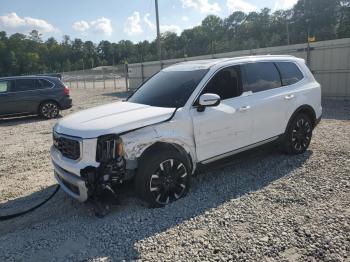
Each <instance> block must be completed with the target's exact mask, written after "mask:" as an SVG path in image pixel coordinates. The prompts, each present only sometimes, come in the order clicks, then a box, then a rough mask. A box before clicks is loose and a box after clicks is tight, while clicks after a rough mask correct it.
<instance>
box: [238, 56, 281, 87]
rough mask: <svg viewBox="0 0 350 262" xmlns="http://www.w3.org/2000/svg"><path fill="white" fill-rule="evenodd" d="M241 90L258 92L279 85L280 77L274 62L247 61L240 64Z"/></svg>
mask: <svg viewBox="0 0 350 262" xmlns="http://www.w3.org/2000/svg"><path fill="white" fill-rule="evenodd" d="M241 68H242V71H243V72H244V73H243V90H244V91H252V92H253V93H255V92H260V91H265V90H269V89H273V88H277V87H280V86H281V79H280V75H279V72H278V71H277V68H276V66H275V65H274V63H270V62H260V63H249V64H245V65H242V66H241Z"/></svg>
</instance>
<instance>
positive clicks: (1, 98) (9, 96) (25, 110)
mask: <svg viewBox="0 0 350 262" xmlns="http://www.w3.org/2000/svg"><path fill="white" fill-rule="evenodd" d="M70 107H72V99H71V98H70V97H69V89H68V88H67V87H66V86H65V85H64V84H63V83H62V82H61V80H60V79H59V78H56V77H49V76H16V77H4V78H0V115H2V116H4V115H6V116H8V115H19V114H20V115H22V114H39V115H40V116H42V117H44V118H47V119H50V118H55V117H57V116H58V114H59V111H60V110H64V109H68V108H70Z"/></svg>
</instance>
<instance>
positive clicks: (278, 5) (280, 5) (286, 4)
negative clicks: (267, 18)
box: [273, 0, 298, 11]
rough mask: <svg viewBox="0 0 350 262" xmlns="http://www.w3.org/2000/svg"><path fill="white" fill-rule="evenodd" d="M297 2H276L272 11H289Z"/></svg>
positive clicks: (291, 0)
mask: <svg viewBox="0 0 350 262" xmlns="http://www.w3.org/2000/svg"><path fill="white" fill-rule="evenodd" d="M297 2H298V0H277V1H276V3H275V6H274V8H273V10H274V11H276V10H281V9H283V10H285V9H289V8H292V7H293V6H294V5H295V4H296V3H297Z"/></svg>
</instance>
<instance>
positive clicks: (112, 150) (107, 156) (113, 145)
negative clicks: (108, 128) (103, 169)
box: [96, 135, 123, 163]
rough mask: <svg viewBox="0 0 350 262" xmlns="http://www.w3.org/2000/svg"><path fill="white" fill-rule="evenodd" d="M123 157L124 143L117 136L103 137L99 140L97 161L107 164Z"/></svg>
mask: <svg viewBox="0 0 350 262" xmlns="http://www.w3.org/2000/svg"><path fill="white" fill-rule="evenodd" d="M122 155H123V141H122V140H121V138H120V137H118V136H117V135H106V136H101V137H99V138H98V140H97V149H96V161H97V162H101V163H105V162H109V161H111V160H117V159H118V158H119V157H121V156H122Z"/></svg>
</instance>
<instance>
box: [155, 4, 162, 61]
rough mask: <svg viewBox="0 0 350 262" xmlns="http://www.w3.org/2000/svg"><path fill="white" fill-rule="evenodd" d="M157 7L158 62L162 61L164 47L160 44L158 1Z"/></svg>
mask: <svg viewBox="0 0 350 262" xmlns="http://www.w3.org/2000/svg"><path fill="white" fill-rule="evenodd" d="M155 5H156V22H157V49H158V60H159V61H161V60H162V47H161V44H160V30H159V14H158V0H155Z"/></svg>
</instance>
